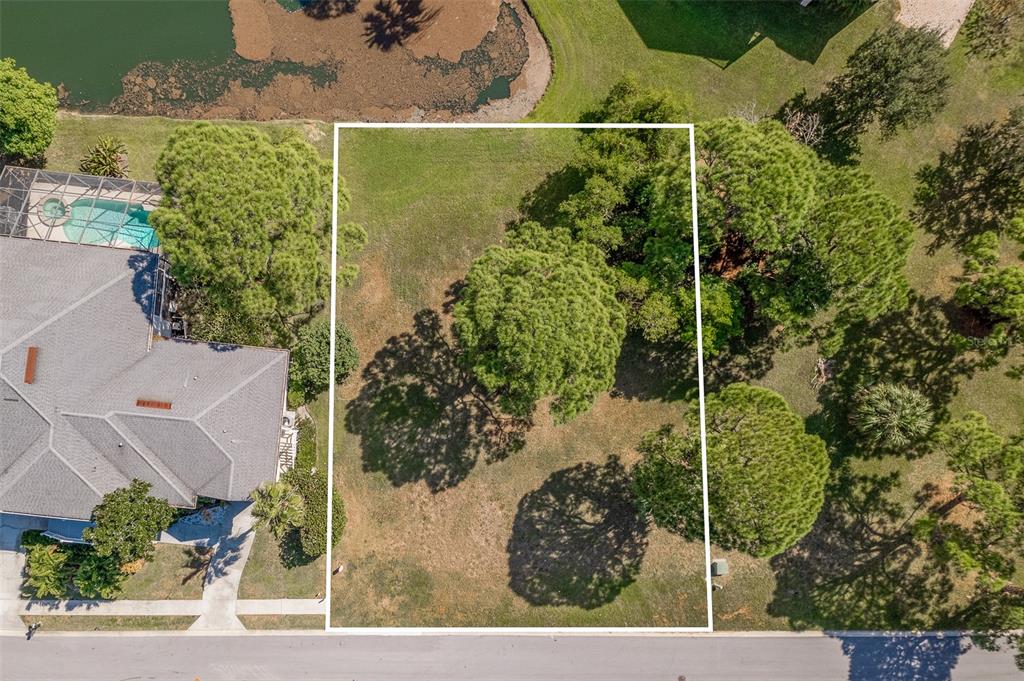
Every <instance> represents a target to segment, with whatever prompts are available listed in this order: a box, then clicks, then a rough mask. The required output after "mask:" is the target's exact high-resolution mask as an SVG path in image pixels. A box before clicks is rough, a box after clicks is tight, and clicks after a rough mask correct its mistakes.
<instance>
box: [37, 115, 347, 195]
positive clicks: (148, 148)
mask: <svg viewBox="0 0 1024 681" xmlns="http://www.w3.org/2000/svg"><path fill="white" fill-rule="evenodd" d="M184 123H186V121H180V120H175V119H171V118H160V117H157V116H147V117H131V116H89V115H80V114H75V113H67V112H61V113H59V114H58V119H57V132H56V134H55V135H54V139H53V143H52V144H51V145H50V147H49V148H48V149H47V150H46V155H45V156H46V167H47V168H50V169H53V170H63V171H75V172H77V171H78V164H79V162H80V161H81V160H82V157H83V156H84V155H85V153H86V151H87V150H88V149H89V147H90V146H92V145H93V144H95V143H96V140H97V139H99V138H100V137H105V136H114V137H117V138H118V139H120V140H121V141H123V142H124V144H125V146H126V147H127V148H128V169H129V172H128V176H129V177H131V178H132V179H136V180H153V179H155V166H156V160H157V158H158V157H159V156H160V152H161V151H162V150H163V147H164V144H165V143H166V142H167V138H168V137H170V135H171V132H172V131H173V130H174V128H176V127H178V126H179V125H182V124H184ZM230 123H232V124H234V125H240V123H238V122H230ZM254 125H258V126H260V127H263V128H266V129H268V130H274V129H276V128H281V127H294V128H297V129H299V130H301V131H302V132H303V134H305V135H306V137H307V139H309V140H310V142H312V143H313V145H314V146H315V147H316V148H317V150H318V151H319V152H320V153H321V154H322V155H323V156H324V158H330V157H331V155H332V149H331V142H332V137H331V126H330V125H329V124H327V123H319V122H316V123H314V122H302V121H288V122H272V123H255V124H254Z"/></svg>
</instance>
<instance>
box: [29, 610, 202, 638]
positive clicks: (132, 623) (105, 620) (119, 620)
mask: <svg viewBox="0 0 1024 681" xmlns="http://www.w3.org/2000/svg"><path fill="white" fill-rule="evenodd" d="M21 620H22V621H23V622H24V623H25V625H26V626H28V625H29V624H35V623H36V622H38V623H40V624H42V625H43V626H42V628H41V629H40V633H42V634H44V635H45V633H46V632H47V631H170V630H174V631H184V630H185V629H188V628H189V627H190V626H192V623H193V622H195V621H196V618H195V616H193V615H181V616H153V617H144V616H127V617H114V616H110V615H22V616H21Z"/></svg>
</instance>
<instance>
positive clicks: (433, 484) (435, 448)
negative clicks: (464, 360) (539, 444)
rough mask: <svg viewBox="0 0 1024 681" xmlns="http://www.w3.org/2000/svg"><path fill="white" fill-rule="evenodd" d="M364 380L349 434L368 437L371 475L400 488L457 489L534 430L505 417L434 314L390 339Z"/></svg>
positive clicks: (348, 419) (350, 414)
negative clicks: (479, 465) (422, 484)
mask: <svg viewBox="0 0 1024 681" xmlns="http://www.w3.org/2000/svg"><path fill="white" fill-rule="evenodd" d="M362 378H363V381H364V384H363V387H362V389H361V390H360V391H359V394H358V395H357V396H356V398H355V399H354V400H353V401H352V402H350V403H349V405H348V411H347V413H346V414H345V427H346V428H347V429H348V430H349V432H351V433H355V434H357V435H359V436H360V440H361V447H362V455H363V470H364V471H367V472H383V473H385V474H386V475H387V476H388V478H389V479H390V480H391V483H392V484H393V485H395V486H400V485H404V484H407V483H411V482H416V481H420V480H422V481H424V482H425V483H426V484H427V486H428V487H429V488H430V490H431V491H432V492H440V491H443V490H445V489H448V488H450V487H454V486H455V485H457V484H459V483H460V482H462V481H463V480H464V479H465V478H466V476H467V475H469V472H470V471H471V470H472V469H473V467H474V466H475V465H476V463H477V460H478V459H479V458H480V457H481V456H483V457H484V458H485V460H486V461H488V462H492V461H497V460H500V459H502V458H504V457H506V456H508V455H509V454H511V453H512V452H514V451H517V450H518V449H520V448H522V446H523V443H524V439H525V435H526V431H527V430H528V429H529V428H530V426H531V425H532V424H531V423H529V422H528V421H522V420H515V419H510V418H506V417H503V416H501V415H499V414H498V413H497V410H496V408H495V407H494V406H493V405H492V404H491V401H490V399H489V398H488V397H487V396H486V395H485V394H484V391H483V389H482V388H481V387H480V386H479V385H478V384H477V383H476V382H475V381H474V380H473V378H472V377H471V376H469V375H468V374H467V373H466V372H465V371H464V370H463V369H462V367H461V366H459V356H458V352H457V350H456V349H455V348H454V347H453V346H452V344H451V343H450V342H449V340H448V338H447V336H446V334H445V331H444V330H443V328H442V323H441V316H440V315H439V314H438V313H437V312H435V311H433V310H429V309H423V310H420V311H419V312H418V313H416V315H415V317H414V324H413V329H412V331H409V332H406V333H403V334H400V335H398V336H394V337H392V338H390V339H389V340H388V341H387V343H386V344H385V345H384V347H383V348H381V350H380V351H378V352H377V354H376V355H375V356H374V358H373V360H372V361H371V362H370V363H369V364H368V365H367V366H366V368H365V369H364V370H363V374H362Z"/></svg>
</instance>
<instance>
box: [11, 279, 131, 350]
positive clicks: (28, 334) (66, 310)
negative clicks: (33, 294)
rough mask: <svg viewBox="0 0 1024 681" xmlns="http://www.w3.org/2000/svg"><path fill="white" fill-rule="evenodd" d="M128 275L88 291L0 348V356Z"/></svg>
mask: <svg viewBox="0 0 1024 681" xmlns="http://www.w3.org/2000/svg"><path fill="white" fill-rule="evenodd" d="M129 274H130V272H122V273H121V274H119V275H117V276H116V277H114V278H113V279H111V280H110V281H108V282H107V283H105V284H103V285H102V286H99V287H97V288H96V289H95V290H93V291H90V292H89V295H86V296H83V297H81V298H79V299H78V300H76V301H75V302H73V303H72V304H71V305H68V306H67V307H66V308H64V309H63V310H61V311H60V312H58V313H57V314H55V315H53V316H52V317H50V318H49V319H47V320H46V321H45V322H43V323H41V324H38V325H37V326H36V327H35V328H34V329H32V330H30V331H28V332H26V333H24V334H23V335H22V336H21V337H19V338H17V339H15V340H14V341H12V342H11V343H10V344H8V345H7V346H6V347H3V348H0V354H5V353H7V352H8V351H10V350H12V349H14V348H16V347H18V346H19V345H21V344H22V343H24V342H25V341H26V340H28V339H29V338H31V337H32V336H34V335H36V334H37V333H39V332H40V331H42V330H43V329H45V328H46V327H47V326H49V325H50V324H52V323H54V322H55V321H57V320H58V319H60V318H61V317H63V316H65V315H66V314H68V313H69V312H71V311H72V310H74V309H77V308H79V307H81V306H82V305H84V304H85V303H87V302H88V301H90V300H92V299H93V298H95V297H96V296H98V295H100V294H101V293H103V292H104V291H106V290H107V289H109V288H111V287H112V286H113V285H114V284H116V283H117V282H119V281H121V280H122V279H124V278H125V277H127V276H128V275H129Z"/></svg>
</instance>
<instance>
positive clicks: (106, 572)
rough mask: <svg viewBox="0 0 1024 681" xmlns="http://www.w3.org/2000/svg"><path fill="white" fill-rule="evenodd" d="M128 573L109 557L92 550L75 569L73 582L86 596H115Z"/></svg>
mask: <svg viewBox="0 0 1024 681" xmlns="http://www.w3.org/2000/svg"><path fill="white" fill-rule="evenodd" d="M126 576H127V574H126V573H125V572H124V571H123V570H122V569H121V567H120V566H119V565H118V564H117V562H116V561H115V560H113V559H111V558H109V557H104V556H100V555H98V554H97V553H95V552H93V551H90V552H89V553H87V554H86V555H85V558H84V559H83V560H82V564H81V565H80V566H79V567H78V570H76V571H75V577H74V579H73V582H74V584H75V588H76V589H78V592H79V593H80V594H81V595H82V596H83V597H85V598H105V599H111V598H115V597H116V596H117V595H118V594H119V593H121V584H122V583H123V582H124V579H125V577H126Z"/></svg>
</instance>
